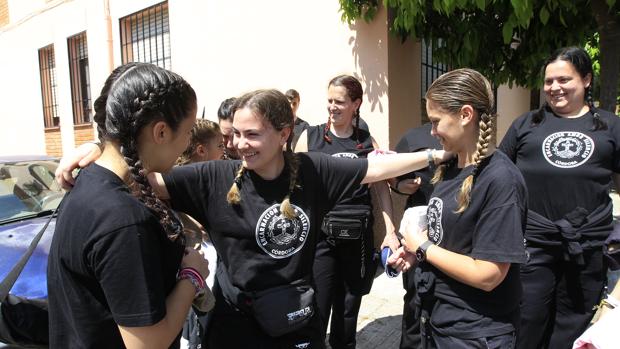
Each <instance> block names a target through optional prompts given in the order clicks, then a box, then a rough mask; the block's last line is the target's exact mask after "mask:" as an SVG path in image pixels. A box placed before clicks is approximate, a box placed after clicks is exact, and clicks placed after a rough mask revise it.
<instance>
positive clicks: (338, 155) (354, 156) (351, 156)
mask: <svg viewBox="0 0 620 349" xmlns="http://www.w3.org/2000/svg"><path fill="white" fill-rule="evenodd" d="M332 156H333V157H335V158H349V159H357V154H353V153H336V154H333V155H332Z"/></svg>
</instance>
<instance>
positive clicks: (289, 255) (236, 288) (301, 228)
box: [57, 90, 446, 349]
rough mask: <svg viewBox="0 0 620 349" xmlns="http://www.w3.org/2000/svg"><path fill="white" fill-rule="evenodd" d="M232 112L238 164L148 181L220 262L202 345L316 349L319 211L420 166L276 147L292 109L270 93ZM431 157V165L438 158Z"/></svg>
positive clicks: (319, 344)
mask: <svg viewBox="0 0 620 349" xmlns="http://www.w3.org/2000/svg"><path fill="white" fill-rule="evenodd" d="M233 111H234V117H233V124H232V126H233V133H234V139H233V144H234V147H235V149H236V151H237V153H238V154H239V156H240V157H241V159H240V160H229V161H218V160H216V161H208V162H202V163H197V164H191V165H187V166H180V167H175V168H174V169H173V170H172V171H171V172H170V173H169V174H167V175H165V176H161V175H159V174H155V175H154V176H151V177H149V180H150V183H151V184H152V185H153V187H154V188H156V192H157V194H158V196H159V197H160V198H162V199H165V200H167V199H170V202H171V203H172V206H173V208H174V209H176V210H179V211H182V212H185V213H187V214H189V215H191V216H192V217H194V218H196V220H197V221H198V222H199V223H200V224H202V225H203V226H204V227H205V228H206V230H207V231H208V232H209V235H210V237H211V241H212V243H213V245H214V246H215V249H216V250H217V253H218V256H219V258H220V263H219V264H218V268H217V272H216V278H217V281H218V284H219V286H220V291H216V292H215V296H216V304H215V308H214V309H213V310H212V314H213V321H212V322H211V325H210V327H209V329H208V331H207V347H208V348H211V349H218V348H226V349H234V348H239V349H246V348H324V346H325V343H324V333H323V331H322V327H323V326H322V324H321V318H320V317H319V316H317V310H316V306H315V300H314V287H313V286H314V281H313V277H312V267H313V260H314V253H315V246H316V244H317V242H318V239H319V232H320V229H321V223H322V222H323V217H324V215H325V214H326V213H327V212H329V211H330V210H331V208H332V207H333V206H334V205H335V204H336V203H337V202H339V201H341V199H342V198H344V197H348V196H350V195H351V194H352V193H353V191H355V190H356V189H357V188H359V186H360V185H361V184H363V183H370V182H376V181H380V180H384V179H387V178H392V177H395V176H398V175H401V174H404V173H407V172H410V171H412V170H416V169H420V168H423V167H426V166H427V165H428V160H427V156H426V153H424V152H422V153H409V154H396V155H386V156H381V157H375V158H371V159H338V158H334V157H331V156H327V155H325V154H320V153H308V154H304V153H299V154H294V153H293V152H292V151H291V149H290V148H288V147H287V149H286V150H283V147H284V146H285V145H286V144H287V142H288V140H289V138H290V137H291V134H292V128H293V111H292V109H291V106H290V104H289V102H288V99H287V98H286V96H285V95H284V94H282V93H281V92H278V91H276V90H258V91H253V92H249V93H247V94H244V95H242V96H241V97H239V98H237V99H236V101H235V104H234V106H233ZM84 147H91V149H92V150H94V151H96V149H95V148H94V146H92V145H87V146H84ZM79 154H80V152H77V153H76V154H75V155H74V157H79ZM436 155H437V157H436V161H437V162H440V161H442V160H443V158H444V156H446V155H445V154H444V152H443V151H438V152H437V154H436ZM79 160H80V159H77V158H72V159H68V160H67V161H66V163H67V164H71V163H77V162H78V161H79ZM70 171H71V166H63V167H62V168H61V170H60V171H58V173H57V178H58V179H59V181H60V183H61V185H63V187H67V186H69V184H68V182H67V181H63V180H62V179H63V178H67V176H70V174H68V173H67V172H70Z"/></svg>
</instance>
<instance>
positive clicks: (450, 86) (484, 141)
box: [426, 68, 497, 213]
mask: <svg viewBox="0 0 620 349" xmlns="http://www.w3.org/2000/svg"><path fill="white" fill-rule="evenodd" d="M426 99H427V100H431V101H433V102H434V103H435V104H436V105H437V106H438V107H439V108H440V109H442V110H444V111H446V112H448V113H450V114H456V113H458V112H460V110H461V108H462V107H463V106H464V105H470V106H472V108H473V109H474V110H475V111H476V113H477V114H478V118H479V121H478V140H477V143H476V152H475V153H474V158H473V161H474V169H473V171H472V172H471V173H470V174H469V175H468V176H467V177H466V178H465V180H463V184H462V185H461V190H460V191H459V194H458V197H457V202H458V207H457V209H456V213H462V212H463V211H465V210H466V209H467V207H469V203H470V201H471V190H472V188H473V186H474V182H475V179H476V176H477V175H478V172H479V170H480V164H481V163H482V161H483V160H484V159H485V158H486V157H487V155H488V149H489V144H492V143H493V142H494V141H495V140H494V137H495V127H496V125H495V118H496V117H497V115H496V114H495V113H493V106H494V104H495V97H494V96H493V89H492V87H491V83H489V81H488V80H487V79H486V78H485V77H484V76H483V75H482V74H480V73H478V72H477V71H475V70H473V69H467V68H464V69H456V70H453V71H450V72H448V73H445V74H443V75H441V76H440V77H439V78H437V80H435V81H434V82H433V84H432V85H431V87H429V89H428V91H427V92H426ZM452 163H453V162H450V163H448V164H444V165H441V166H439V167H438V168H437V170H436V171H435V175H434V176H433V179H432V180H431V183H433V184H435V183H438V182H440V181H441V180H443V175H444V173H445V171H446V168H447V167H448V166H449V165H451V164H452Z"/></svg>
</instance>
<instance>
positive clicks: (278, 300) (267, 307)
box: [252, 280, 315, 337]
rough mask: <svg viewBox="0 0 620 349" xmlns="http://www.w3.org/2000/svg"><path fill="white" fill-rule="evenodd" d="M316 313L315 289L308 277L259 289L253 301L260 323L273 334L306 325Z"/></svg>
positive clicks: (275, 335)
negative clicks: (283, 284) (307, 280)
mask: <svg viewBox="0 0 620 349" xmlns="http://www.w3.org/2000/svg"><path fill="white" fill-rule="evenodd" d="M314 312H315V305H314V289H313V288H312V286H310V285H309V283H307V282H306V281H305V280H299V281H297V282H294V283H292V284H290V285H285V286H278V287H274V288H270V289H267V290H264V291H260V292H256V293H255V294H254V296H253V300H252V313H253V315H254V318H255V319H256V322H258V325H259V326H260V327H261V328H262V329H263V331H265V332H266V333H267V334H268V335H270V336H272V337H279V336H282V335H284V334H287V333H290V332H294V331H297V330H299V329H301V328H303V327H305V326H306V325H308V324H309V323H310V320H311V319H312V316H314Z"/></svg>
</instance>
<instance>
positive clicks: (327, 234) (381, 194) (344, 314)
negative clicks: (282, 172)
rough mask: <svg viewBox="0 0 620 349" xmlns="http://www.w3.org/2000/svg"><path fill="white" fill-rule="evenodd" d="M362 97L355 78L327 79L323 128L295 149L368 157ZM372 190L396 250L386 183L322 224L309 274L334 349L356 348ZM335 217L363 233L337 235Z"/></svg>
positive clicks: (370, 255) (366, 190)
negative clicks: (361, 212)
mask: <svg viewBox="0 0 620 349" xmlns="http://www.w3.org/2000/svg"><path fill="white" fill-rule="evenodd" d="M363 94H364V91H363V90H362V84H361V83H360V82H359V81H358V80H357V79H356V78H355V77H353V76H350V75H339V76H336V77H334V78H333V79H331V81H330V82H329V84H328V90H327V95H328V96H327V111H328V113H329V117H328V119H327V123H325V124H322V125H318V126H312V127H308V128H307V129H306V131H304V133H302V135H301V137H300V138H299V139H300V141H299V142H298V143H297V147H296V149H295V150H296V151H297V152H303V151H311V152H321V153H325V154H329V155H331V156H333V157H337V158H342V157H346V158H366V157H367V155H368V154H369V153H370V152H372V151H373V150H375V149H379V146H378V145H377V142H376V141H375V140H374V138H373V137H372V136H371V135H370V133H369V132H368V130H367V129H366V130H364V129H361V128H360V127H359V123H360V106H361V104H362V99H363ZM370 190H374V191H375V193H376V194H377V197H378V199H379V200H377V201H378V202H375V203H374V204H379V206H380V207H381V209H380V211H381V212H382V217H377V218H381V220H382V221H383V223H385V227H386V228H385V229H386V237H385V239H384V241H383V245H384V246H389V247H390V248H392V250H393V251H396V250H397V249H398V246H399V244H398V239H397V238H396V235H395V229H394V225H393V223H392V201H391V199H390V192H389V188H388V186H387V182H385V181H382V182H378V183H373V184H372V186H369V185H362V186H360V187H358V188H357V190H356V191H355V192H353V193H352V195H351V196H348V197H344V198H343V199H342V200H341V201H340V202H338V203H337V204H336V206H335V207H334V208H333V209H332V210H331V211H330V213H329V215H328V217H327V218H326V219H325V221H324V222H323V226H322V228H323V229H322V230H323V232H322V234H320V236H321V237H320V239H319V243H318V245H317V249H316V256H315V260H314V270H313V272H314V280H315V283H316V287H317V290H316V294H317V305H318V308H319V313H320V315H321V317H322V320H323V326H324V330H325V331H327V324H328V321H329V319H330V314H331V323H330V331H329V343H330V346H331V347H332V348H333V349H344V348H355V344H356V339H355V336H356V334H357V316H358V313H359V310H360V306H361V304H362V297H363V296H364V295H366V294H368V293H369V292H370V288H371V287H372V282H373V280H374V275H375V270H376V268H377V264H378V262H379V261H378V260H376V258H374V256H375V255H376V252H377V251H375V250H374V233H375V232H374V231H373V223H374V219H375V217H373V215H372V211H373V209H372V204H373V203H371V192H370ZM360 210H362V211H363V212H364V213H366V215H365V217H361V218H360V217H358V216H357V215H356V213H357V212H360ZM333 215H338V216H341V217H343V218H345V219H349V220H352V221H353V224H354V225H358V224H359V222H358V220H360V219H361V220H362V221H363V222H362V223H363V225H364V226H365V228H363V229H362V230H361V231H360V232H359V233H360V234H359V236H356V237H355V238H354V237H352V236H350V234H347V235H346V236H344V237H342V236H335V234H334V229H331V228H330V227H333V226H334V224H333V222H332V220H330V217H331V216H333ZM342 227H343V228H347V227H345V226H344V225H343V226H342ZM349 228H351V227H349ZM348 231H353V229H349V230H348Z"/></svg>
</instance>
